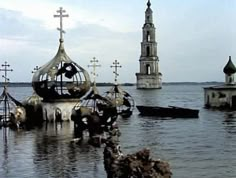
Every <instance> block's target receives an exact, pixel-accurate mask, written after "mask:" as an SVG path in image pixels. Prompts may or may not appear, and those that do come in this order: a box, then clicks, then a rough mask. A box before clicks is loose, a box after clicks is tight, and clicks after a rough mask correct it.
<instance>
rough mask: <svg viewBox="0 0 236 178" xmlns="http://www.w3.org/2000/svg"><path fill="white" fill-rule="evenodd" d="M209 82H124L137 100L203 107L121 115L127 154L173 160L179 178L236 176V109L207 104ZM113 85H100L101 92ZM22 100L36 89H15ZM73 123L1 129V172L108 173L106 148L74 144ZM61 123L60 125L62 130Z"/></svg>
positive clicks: (86, 177) (98, 177) (99, 176)
mask: <svg viewBox="0 0 236 178" xmlns="http://www.w3.org/2000/svg"><path fill="white" fill-rule="evenodd" d="M202 87H203V86H200V85H166V86H164V87H163V89H162V90H136V89H135V88H134V87H126V88H125V87H123V88H124V89H125V90H126V91H128V92H129V93H130V94H131V95H132V96H133V97H134V99H135V102H136V104H137V105H138V104H140V105H141V104H143V105H161V106H168V105H176V106H184V107H189V108H196V109H200V114H199V116H200V117H199V118H198V119H170V118H166V119H161V118H156V117H141V116H139V115H138V111H137V110H135V111H134V114H133V115H132V117H131V118H129V119H119V120H118V124H119V126H120V130H121V132H122V135H121V137H120V144H121V148H122V150H123V152H124V153H125V154H128V153H131V152H136V151H138V150H140V149H142V148H144V147H148V148H150V149H151V154H152V157H154V158H161V159H164V160H167V161H169V163H170V165H171V168H172V172H173V177H174V178H199V177H204V178H222V177H227V178H235V177H236V159H235V158H236V112H220V111H216V110H215V111H213V110H206V109H204V108H203V104H204V100H203V99H204V98H203V96H204V94H203V89H202ZM107 89H108V88H106V87H102V88H99V90H100V91H101V93H102V92H103V91H105V90H107ZM9 90H10V93H11V94H12V95H13V96H14V97H16V98H17V99H19V100H23V99H25V97H27V96H29V95H30V94H31V92H32V90H31V88H10V89H9ZM72 124H73V123H69V122H65V123H63V127H62V128H61V127H59V125H58V126H57V127H56V126H55V125H53V124H51V125H49V126H48V127H47V128H46V127H45V126H43V127H42V128H37V129H34V130H30V131H18V132H16V131H12V130H8V129H7V130H5V129H1V130H0V136H1V138H0V143H1V144H0V164H1V168H0V177H81V178H104V177H106V173H105V171H104V167H103V147H102V148H94V147H92V146H90V145H89V144H87V142H86V141H84V142H82V143H81V145H76V144H71V143H70V141H71V139H72V138H73V127H72ZM56 128H57V129H56Z"/></svg>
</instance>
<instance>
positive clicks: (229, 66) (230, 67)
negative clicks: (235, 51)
mask: <svg viewBox="0 0 236 178" xmlns="http://www.w3.org/2000/svg"><path fill="white" fill-rule="evenodd" d="M223 71H224V73H225V74H228V75H231V74H234V73H235V72H236V68H235V66H234V64H233V62H232V61H231V56H229V61H228V63H227V64H226V65H225V67H224V70H223Z"/></svg>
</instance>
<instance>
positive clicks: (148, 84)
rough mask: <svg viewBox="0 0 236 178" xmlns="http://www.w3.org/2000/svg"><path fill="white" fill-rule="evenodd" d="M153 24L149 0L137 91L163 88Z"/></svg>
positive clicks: (137, 75)
mask: <svg viewBox="0 0 236 178" xmlns="http://www.w3.org/2000/svg"><path fill="white" fill-rule="evenodd" d="M155 30H156V28H155V26H154V24H153V13H152V9H151V2H150V0H148V2H147V9H146V11H145V23H144V25H143V30H142V32H143V38H142V42H141V56H140V59H139V64H140V71H139V73H136V77H137V89H160V88H162V84H161V76H162V74H161V73H160V72H159V67H158V62H159V58H158V56H157V42H156V35H155Z"/></svg>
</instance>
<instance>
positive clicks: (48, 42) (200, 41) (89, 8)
mask: <svg viewBox="0 0 236 178" xmlns="http://www.w3.org/2000/svg"><path fill="white" fill-rule="evenodd" d="M146 3H147V0H128V1H127V0H34V1H32V0H5V1H4V0H1V1H0V63H1V64H3V63H4V61H7V62H8V63H9V64H10V65H11V68H12V69H13V70H14V71H13V72H11V73H9V75H8V76H9V77H10V81H12V82H16V81H21V82H31V79H32V73H31V71H32V70H33V68H34V67H35V66H42V65H44V64H45V63H46V62H48V61H49V60H51V59H52V58H53V57H54V56H55V54H56V52H57V49H58V45H59V32H58V31H57V30H56V28H57V27H59V19H58V18H53V15H54V14H56V10H58V9H59V7H63V8H64V9H65V10H66V13H67V14H69V18H64V30H65V31H66V34H65V35H64V41H65V50H66V52H67V54H68V56H70V58H71V59H72V60H73V61H75V62H77V63H78V64H79V65H80V66H81V67H83V68H85V69H86V70H87V71H88V72H89V73H90V72H91V71H92V68H88V67H87V66H88V65H89V64H90V62H89V61H90V60H91V59H92V58H93V57H96V58H97V59H98V60H99V64H100V65H101V67H100V68H97V73H98V78H97V82H113V81H114V75H113V73H112V71H113V69H112V68H110V66H111V65H112V62H113V61H114V60H118V61H119V62H120V64H121V65H122V68H121V69H119V70H118V72H119V74H120V75H119V77H118V81H119V82H120V83H124V82H136V76H135V73H136V72H139V57H140V51H141V49H140V47H141V46H140V42H141V39H142V26H143V24H144V17H145V16H144V15H145V10H146V7H147V6H146ZM151 3H152V5H151V8H152V10H153V16H154V24H155V27H156V34H157V35H156V37H157V39H156V40H157V42H158V47H157V48H158V49H157V50H158V56H159V59H160V62H159V68H160V72H161V73H162V74H163V82H204V81H224V73H223V72H222V70H223V67H224V66H225V64H226V63H227V61H228V56H230V55H231V56H232V60H233V62H234V63H235V65H236V0H151ZM2 74H3V73H2ZM91 78H92V77H91ZM2 80H3V79H2Z"/></svg>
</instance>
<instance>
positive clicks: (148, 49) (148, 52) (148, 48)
mask: <svg viewBox="0 0 236 178" xmlns="http://www.w3.org/2000/svg"><path fill="white" fill-rule="evenodd" d="M146 50H147V51H146V53H147V56H150V47H149V46H147V48H146Z"/></svg>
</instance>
